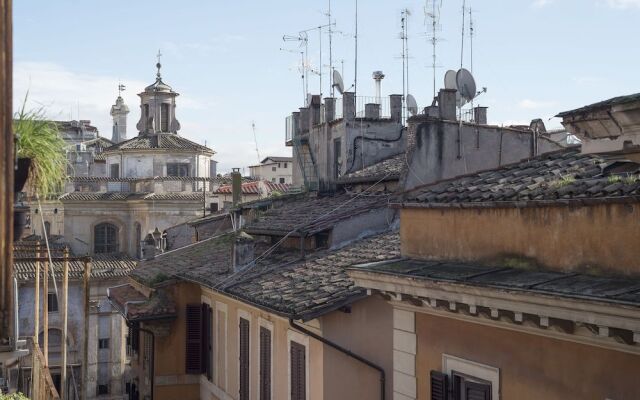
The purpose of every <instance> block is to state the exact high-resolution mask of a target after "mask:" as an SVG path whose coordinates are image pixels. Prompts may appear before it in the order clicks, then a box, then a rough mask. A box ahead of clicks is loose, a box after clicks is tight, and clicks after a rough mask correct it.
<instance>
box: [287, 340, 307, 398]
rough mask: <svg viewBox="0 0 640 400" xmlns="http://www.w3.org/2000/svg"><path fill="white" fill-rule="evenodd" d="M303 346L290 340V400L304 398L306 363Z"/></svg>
mask: <svg viewBox="0 0 640 400" xmlns="http://www.w3.org/2000/svg"><path fill="white" fill-rule="evenodd" d="M305 358H306V357H305V347H304V346H303V345H301V344H299V343H296V342H291V360H290V362H291V400H305V399H306V394H307V393H306V392H307V390H306V385H307V380H306V375H307V374H306V372H307V371H306V363H305Z"/></svg>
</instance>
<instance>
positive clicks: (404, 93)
mask: <svg viewBox="0 0 640 400" xmlns="http://www.w3.org/2000/svg"><path fill="white" fill-rule="evenodd" d="M405 11H406V9H404V10H402V11H401V12H400V27H401V28H402V32H401V33H400V39H401V40H402V112H403V114H404V112H405V99H406V97H407V83H406V82H407V78H406V76H405V71H406V70H405V63H406V59H405V57H406V56H405V36H406V34H405V29H404V27H405V19H406V14H405Z"/></svg>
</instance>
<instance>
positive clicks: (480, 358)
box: [416, 313, 640, 400]
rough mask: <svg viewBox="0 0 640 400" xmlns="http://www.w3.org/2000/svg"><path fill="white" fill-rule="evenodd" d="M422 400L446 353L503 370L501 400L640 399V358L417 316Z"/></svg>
mask: <svg viewBox="0 0 640 400" xmlns="http://www.w3.org/2000/svg"><path fill="white" fill-rule="evenodd" d="M416 334H417V356H416V376H417V377H418V378H417V390H418V399H429V398H431V397H430V396H431V394H430V388H429V373H430V371H431V370H437V371H442V354H443V353H444V354H448V355H452V356H456V357H459V358H463V359H465V360H469V361H474V362H477V363H481V364H485V365H488V366H491V367H495V368H499V369H500V393H501V396H500V398H501V399H506V400H509V399H518V400H540V399H545V400H554V399H558V400H560V399H563V400H564V399H585V400H586V399H594V400H595V399H598V400H603V399H615V400H632V399H638V398H640V385H639V384H638V377H640V356H637V355H632V354H628V353H623V352H617V351H613V350H607V349H603V348H599V347H593V346H588V345H583V344H578V343H573V342H568V341H563V340H557V339H552V338H547V337H543V336H538V335H531V334H528V333H522V332H514V331H510V330H507V329H502V328H498V327H490V326H484V325H479V324H475V323H469V322H464V321H459V320H454V319H451V318H444V317H439V316H433V315H428V314H420V313H416Z"/></svg>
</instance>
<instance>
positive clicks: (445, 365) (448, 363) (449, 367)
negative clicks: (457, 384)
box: [442, 354, 500, 400]
mask: <svg viewBox="0 0 640 400" xmlns="http://www.w3.org/2000/svg"><path fill="white" fill-rule="evenodd" d="M442 370H443V372H445V373H446V374H447V375H449V376H450V377H451V381H452V383H451V385H454V383H453V376H454V375H453V374H454V373H456V374H458V375H463V376H466V377H467V378H468V379H469V380H470V381H472V382H476V383H489V384H490V385H491V400H500V369H499V368H496V367H492V366H490V365H485V364H481V363H478V362H475V361H471V360H465V359H463V358H460V357H456V356H452V355H449V354H442Z"/></svg>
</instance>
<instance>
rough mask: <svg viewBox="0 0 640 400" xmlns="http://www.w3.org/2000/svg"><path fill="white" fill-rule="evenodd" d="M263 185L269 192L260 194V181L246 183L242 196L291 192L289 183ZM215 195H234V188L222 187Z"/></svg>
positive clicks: (265, 182)
mask: <svg viewBox="0 0 640 400" xmlns="http://www.w3.org/2000/svg"><path fill="white" fill-rule="evenodd" d="M262 184H263V185H264V187H265V188H266V190H267V192H266V193H261V192H260V182H259V181H253V182H246V183H243V184H242V194H256V195H258V194H264V195H268V194H269V193H271V192H273V191H277V192H281V193H285V192H286V191H287V190H289V184H287V183H275V182H269V181H262ZM214 193H220V194H232V193H233V186H232V185H224V186H220V187H219V188H218V190H216V191H215V192H214Z"/></svg>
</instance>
